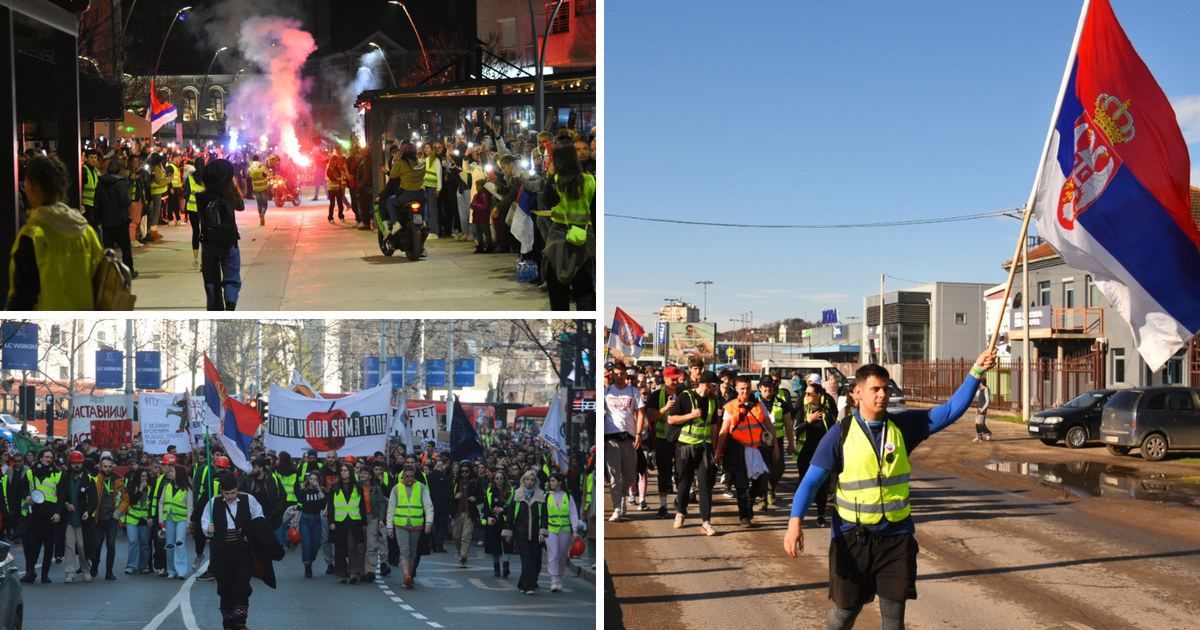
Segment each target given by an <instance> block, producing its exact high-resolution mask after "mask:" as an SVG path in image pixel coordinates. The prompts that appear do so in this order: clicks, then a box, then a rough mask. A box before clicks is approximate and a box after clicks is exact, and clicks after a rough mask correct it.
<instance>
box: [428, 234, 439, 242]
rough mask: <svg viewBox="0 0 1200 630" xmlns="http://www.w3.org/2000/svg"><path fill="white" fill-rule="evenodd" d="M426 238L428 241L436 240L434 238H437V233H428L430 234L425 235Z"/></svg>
mask: <svg viewBox="0 0 1200 630" xmlns="http://www.w3.org/2000/svg"><path fill="white" fill-rule="evenodd" d="M427 240H430V241H436V240H438V235H437V234H430V235H429V236H428V237H427Z"/></svg>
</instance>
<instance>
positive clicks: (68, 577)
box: [0, 426, 595, 627]
mask: <svg viewBox="0 0 1200 630" xmlns="http://www.w3.org/2000/svg"><path fill="white" fill-rule="evenodd" d="M479 432H480V435H479V440H478V441H479V443H480V445H481V446H483V449H484V454H483V455H480V456H477V457H474V458H473V459H472V460H470V461H462V462H454V461H451V459H450V455H449V453H447V452H437V451H436V446H435V443H434V442H429V443H428V444H426V446H425V449H424V450H422V451H420V452H415V453H407V452H406V450H407V449H406V447H405V446H404V445H403V444H399V445H396V446H392V447H391V448H390V450H389V452H388V453H386V454H385V453H383V452H376V453H375V454H374V455H372V456H367V457H361V456H360V457H355V456H354V455H346V456H344V457H339V456H338V454H337V452H336V451H330V452H329V453H327V454H326V456H325V457H323V458H318V453H317V452H316V451H313V450H309V451H307V452H305V453H298V454H297V456H296V457H292V456H291V454H289V453H286V452H284V453H278V454H277V453H274V452H272V451H267V450H265V449H264V448H263V445H262V438H261V436H260V437H256V438H255V439H254V441H253V443H252V445H251V447H250V454H251V462H252V465H253V470H252V471H250V472H242V471H239V470H236V469H231V466H230V461H229V458H228V457H227V456H226V455H225V453H224V451H223V450H222V449H221V447H220V445H219V442H218V441H217V440H216V439H215V438H214V439H213V440H212V444H211V445H210V451H211V459H212V461H211V462H209V461H208V459H207V457H208V456H206V454H205V449H204V448H202V447H201V448H197V449H196V450H195V451H192V452H186V451H185V452H177V451H176V449H175V447H174V446H171V447H169V448H168V450H169V452H168V453H167V454H166V455H151V454H149V453H146V452H144V451H141V450H140V448H139V445H138V444H137V443H136V439H135V444H134V447H133V448H125V447H122V448H120V449H115V450H112V451H108V450H104V451H102V450H100V449H97V448H94V447H93V446H92V445H91V442H90V440H83V441H82V442H80V444H79V445H78V447H77V448H76V449H74V450H73V449H70V448H69V447H68V445H67V443H66V442H65V441H64V440H63V439H62V438H55V439H53V440H51V442H50V444H49V446H45V447H41V446H40V445H39V447H38V448H34V447H33V446H32V445H30V447H29V450H28V452H26V453H21V452H18V449H15V448H9V445H8V444H7V443H4V444H0V447H4V448H5V449H6V452H8V454H9V455H8V458H7V462H6V464H5V465H4V466H3V470H4V474H3V477H2V478H0V482H2V484H3V501H0V516H2V518H3V537H4V539H5V540H6V541H10V542H11V543H12V544H14V545H15V544H18V543H20V544H21V545H22V547H23V551H24V555H25V576H24V577H23V578H22V579H21V581H22V582H23V583H25V584H33V583H35V581H36V580H37V579H38V572H37V570H36V568H35V567H36V565H37V563H38V562H39V561H40V562H41V567H40V568H41V572H40V576H41V582H42V583H51V582H54V581H56V580H55V579H54V578H52V577H51V575H52V573H53V572H54V567H55V565H58V564H61V565H62V567H63V568H62V569H61V571H62V573H60V574H59V575H62V576H63V579H64V581H65V582H68V583H72V582H76V581H84V582H87V581H91V580H92V578H96V577H99V576H100V563H101V555H104V556H105V558H104V560H103V562H104V579H107V580H116V579H118V576H117V574H118V573H119V572H120V571H121V570H122V568H121V567H114V553H113V552H114V548H115V545H116V539H117V537H118V533H120V532H121V531H122V530H123V531H124V534H125V537H126V539H127V541H128V542H127V544H128V549H129V553H128V560H127V563H126V566H125V567H124V573H125V575H128V576H142V575H146V576H148V575H156V576H157V577H159V578H166V579H179V580H183V579H186V577H187V576H188V575H189V574H190V573H192V572H196V571H199V570H200V569H201V567H202V566H203V565H204V561H205V554H206V547H209V546H210V545H209V543H210V542H212V543H213V544H212V545H211V547H212V548H209V549H207V553H209V554H210V555H211V554H214V553H216V551H215V549H216V544H217V541H216V539H212V540H210V539H209V537H206V536H203V535H197V532H204V531H208V527H209V525H210V523H212V522H214V521H213V520H210V519H213V518H215V517H214V516H212V515H210V514H209V513H208V511H207V510H205V509H204V508H205V506H208V505H209V502H210V500H211V499H212V498H214V497H216V498H217V499H220V498H221V497H220V496H219V495H218V492H219V491H220V492H222V493H223V492H224V491H225V487H224V486H225V484H226V482H228V484H229V488H230V489H231V490H232V489H234V488H235V487H236V489H237V490H238V491H239V492H241V493H245V494H246V495H249V497H250V498H252V499H253V500H252V501H249V502H250V504H251V505H252V506H253V507H254V509H256V510H257V509H260V510H261V512H262V516H263V517H264V518H265V521H266V523H269V525H270V527H271V529H273V530H274V533H273V538H274V539H275V540H274V541H272V542H276V543H278V545H280V546H281V547H286V548H288V549H290V550H292V551H293V552H295V553H300V554H301V555H302V559H303V566H304V577H305V578H312V577H314V576H313V574H314V568H313V565H314V564H316V565H317V567H316V573H322V567H321V566H320V564H319V563H318V560H324V569H323V573H324V574H325V575H331V576H334V577H336V579H337V580H338V581H339V582H341V583H349V584H355V583H358V582H371V581H374V580H375V579H376V577H377V576H385V575H389V574H390V573H391V572H392V568H393V567H401V569H402V571H403V573H404V575H405V580H404V584H405V587H406V588H408V589H413V588H415V586H416V584H415V583H414V581H413V578H414V577H415V576H416V575H417V570H418V567H419V565H420V561H421V558H422V557H423V556H428V555H430V554H434V553H439V554H440V553H450V554H453V555H454V556H456V557H457V558H458V565H459V567H463V568H466V567H467V566H468V563H469V562H470V554H471V547H472V546H476V547H482V548H483V549H482V551H483V558H484V562H485V563H486V561H487V560H488V559H490V560H491V561H492V564H493V570H494V574H495V576H496V577H500V578H509V576H510V572H511V571H512V570H513V569H512V568H511V567H510V562H511V560H510V554H517V553H519V558H520V561H521V567H520V568H519V574H518V576H517V577H518V589H519V590H520V591H521V592H522V593H528V594H530V595H532V594H533V593H534V591H536V590H538V589H539V588H540V585H539V584H538V576H539V573H540V572H541V570H542V549H543V547H545V549H546V550H547V552H548V572H549V574H550V587H551V591H552V592H553V591H561V590H562V578H563V575H564V572H565V570H566V565H567V560H568V553H569V551H570V549H571V547H572V544H573V543H574V542H575V540H576V539H582V538H583V537H584V536H585V534H586V537H587V540H586V543H587V544H588V546H589V548H590V549H589V557H590V561H591V562H593V563H594V561H595V539H594V537H595V528H594V526H593V522H594V511H593V505H592V501H591V500H590V499H591V497H592V496H593V494H592V493H590V492H589V491H588V489H589V488H594V470H595V459H594V449H591V448H587V447H585V450H576V451H573V452H572V453H571V455H570V459H569V462H570V463H569V465H568V466H567V468H566V470H559V468H558V467H557V466H556V465H555V463H554V461H553V457H552V456H551V452H550V451H549V449H545V450H543V448H542V445H541V442H540V441H539V440H538V438H537V437H536V435H534V434H533V433H532V432H530V431H528V430H526V428H525V427H524V426H520V427H517V428H516V429H515V430H508V429H495V430H492V429H486V428H481V429H480V431H479ZM202 441H203V440H201V442H202ZM22 442H23V443H26V444H28V442H27V441H25V440H22ZM583 443H584V444H587V437H586V436H584V441H583ZM231 496H232V495H231ZM215 503H217V502H214V504H215ZM218 509H219V508H218ZM220 517H221V518H219V519H215V520H216V521H221V522H223V519H224V515H223V514H221V515H220ZM264 531H265V530H264ZM187 533H192V534H193V541H192V543H191V544H188V543H187V542H186V534H187ZM189 547H191V553H190V554H189ZM189 556H190V558H189ZM64 558H65V562H64ZM268 564H269V563H268ZM216 566H217V564H216V558H215V556H214V557H213V564H212V567H214V568H215V567H216ZM214 577H219V576H214V573H213V569H211V568H210V570H206V571H203V572H202V573H201V574H200V575H199V576H197V579H198V580H212V579H214ZM258 577H261V576H258ZM127 579H134V580H136V579H145V578H139V577H130V578H127ZM248 579H249V576H246V580H248ZM326 579H331V580H332V579H334V578H326ZM247 584H248V581H247ZM224 604H225V600H224V596H223V600H222V610H223V611H224V610H225V606H224ZM242 608H243V612H242V616H241V619H242V620H243V621H244V605H243V606H242ZM234 627H236V625H235V626H234Z"/></svg>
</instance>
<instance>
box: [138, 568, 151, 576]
mask: <svg viewBox="0 0 1200 630" xmlns="http://www.w3.org/2000/svg"><path fill="white" fill-rule="evenodd" d="M149 572H150V569H142V570H141V571H138V574H140V575H146V574H147V573H149Z"/></svg>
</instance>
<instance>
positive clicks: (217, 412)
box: [204, 354, 262, 472]
mask: <svg viewBox="0 0 1200 630" xmlns="http://www.w3.org/2000/svg"><path fill="white" fill-rule="evenodd" d="M204 404H205V407H207V410H208V413H210V414H213V415H212V416H211V417H214V418H219V419H220V423H219V426H220V427H221V431H220V433H218V434H217V439H219V440H220V441H221V444H223V445H224V446H225V450H226V452H227V453H228V454H229V461H230V462H232V463H233V465H234V466H237V467H238V468H240V469H242V470H244V471H246V472H250V470H251V468H252V466H251V465H250V441H251V440H253V439H254V434H255V433H256V432H257V431H258V426H259V425H260V424H262V416H261V415H260V414H259V413H258V412H257V411H255V410H253V409H251V408H249V407H247V406H246V405H244V404H243V403H241V402H239V401H237V400H235V399H233V398H232V397H231V396H229V395H228V394H227V393H226V390H225V381H224V380H223V379H222V378H221V374H220V373H219V372H217V366H215V365H213V362H212V361H210V360H209V358H208V354H205V355H204Z"/></svg>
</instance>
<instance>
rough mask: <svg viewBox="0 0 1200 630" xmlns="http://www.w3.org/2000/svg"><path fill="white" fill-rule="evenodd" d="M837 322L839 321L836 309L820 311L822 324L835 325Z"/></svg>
mask: <svg viewBox="0 0 1200 630" xmlns="http://www.w3.org/2000/svg"><path fill="white" fill-rule="evenodd" d="M838 321H840V320H839V319H838V310H837V309H836V308H831V309H828V310H824V311H821V323H822V324H836V323H838Z"/></svg>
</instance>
